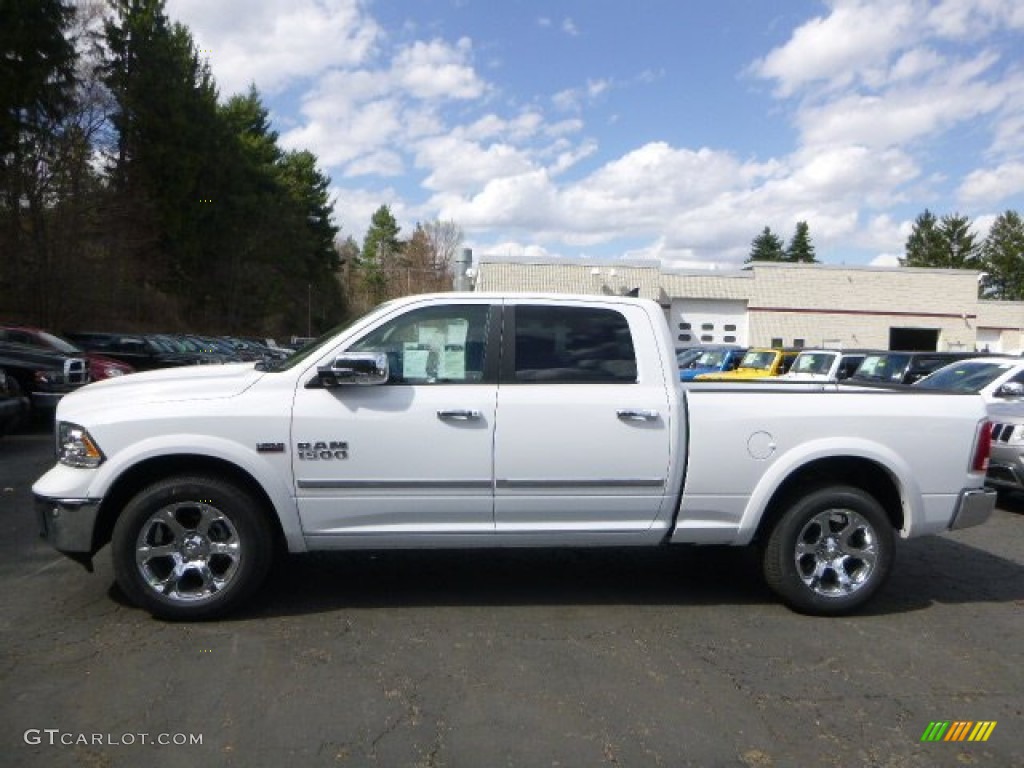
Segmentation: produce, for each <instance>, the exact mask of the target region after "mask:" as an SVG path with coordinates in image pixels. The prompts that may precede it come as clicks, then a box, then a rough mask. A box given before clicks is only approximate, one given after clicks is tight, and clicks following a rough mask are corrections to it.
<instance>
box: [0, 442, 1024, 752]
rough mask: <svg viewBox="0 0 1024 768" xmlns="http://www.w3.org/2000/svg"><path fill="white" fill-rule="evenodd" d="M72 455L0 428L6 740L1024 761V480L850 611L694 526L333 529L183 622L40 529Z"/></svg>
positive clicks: (29, 744)
mask: <svg viewBox="0 0 1024 768" xmlns="http://www.w3.org/2000/svg"><path fill="white" fill-rule="evenodd" d="M51 456H52V444H51V439H50V438H49V437H48V436H47V435H45V434H41V433H36V434H19V435H11V436H7V437H5V438H2V439H0V526H2V536H0V637H2V642H0V690H2V692H3V697H2V700H0V765H3V766H43V765H45V766H89V767H95V766H136V765H150V766H178V765H180V766H195V765H227V766H263V765H267V766H282V765H303V766H305V765H311V766H316V765H320V766H346V765H350V766H362V765H371V766H372V765H378V766H487V767H488V768H496V767H497V766H596V765H609V766H740V767H743V766H746V767H748V768H754V767H756V768H764V767H766V766H844V767H846V766H945V765H949V766H964V765H969V766H974V765H986V766H987V765H992V766H1011V765H1024V718H1022V709H1024V671H1022V667H1024V664H1022V660H1024V653H1022V642H1021V641H1022V635H1024V567H1022V566H1024V546H1022V545H1024V499H1020V500H1018V499H1006V500H1004V501H1003V502H1002V503H1001V508H1000V509H999V510H997V512H996V515H995V517H994V518H993V519H992V520H991V521H990V522H989V523H987V524H986V525H984V526H982V527H979V528H974V529H970V530H966V531H962V532H958V533H956V534H949V535H943V536H939V537H933V538H930V539H921V540H914V541H910V542H903V543H902V544H901V546H900V547H899V549H898V553H897V565H896V570H895V574H894V576H893V578H892V580H891V581H890V582H889V584H888V586H887V588H886V590H885V592H884V593H883V594H882V595H881V596H880V597H878V598H877V599H876V600H875V601H874V602H873V603H872V604H871V606H870V610H869V611H867V612H866V613H862V614H860V615H857V616H853V617H848V618H842V619H820V618H819V619H815V618H807V617H803V616H799V615H797V614H794V613H792V612H790V611H789V610H787V609H786V608H784V607H782V606H781V605H779V604H777V603H776V602H775V601H774V599H773V598H772V596H771V595H770V593H769V592H768V591H767V589H766V588H765V587H764V586H762V584H761V581H760V577H759V574H758V571H757V567H756V564H755V563H754V561H753V559H752V558H751V557H750V553H748V552H745V551H741V550H722V549H681V550H663V551H654V552H652V551H586V552H579V551H576V552H555V551H523V552H516V551H504V552H497V553H493V552H491V553H479V552H461V553H397V552H392V553H385V554H372V553H359V554H339V555H330V556H327V555H310V556H306V557H302V558H290V559H288V560H287V561H285V562H283V563H281V564H280V565H279V566H278V567H277V568H276V570H275V571H274V572H273V573H272V575H271V580H270V582H269V584H268V585H267V586H266V588H265V589H264V590H263V592H262V594H261V595H260V597H259V599H258V600H257V601H256V602H255V604H254V605H252V606H251V607H250V608H249V609H247V610H246V611H245V612H243V613H242V614H240V615H237V616H235V617H233V618H232V619H231V620H226V621H220V622H211V623H201V624H168V623H163V622H159V621H155V620H153V619H151V618H150V617H149V616H148V615H147V614H144V613H142V612H140V611H138V610H136V609H134V608H131V607H130V606H127V605H125V604H124V602H123V600H122V599H121V597H120V595H119V594H118V592H117V590H116V588H115V587H114V586H113V576H112V572H111V567H110V562H109V552H108V551H106V550H104V551H102V552H101V553H100V554H99V555H98V557H97V561H96V566H97V567H96V572H95V573H94V574H91V575H90V574H87V573H86V572H85V571H84V570H83V569H82V568H81V567H80V566H78V565H75V564H74V563H72V562H71V561H69V560H66V559H64V558H62V557H60V556H58V555H57V554H56V553H54V552H53V551H51V550H50V549H48V548H47V547H46V546H45V545H43V544H42V543H41V542H40V541H39V540H38V538H37V535H36V528H35V522H34V519H33V516H32V506H31V494H30V486H31V483H32V482H33V481H34V479H35V478H36V477H37V476H38V475H40V474H41V473H42V472H43V471H45V469H46V468H47V467H48V466H49V464H50V462H51ZM938 721H951V722H955V721H971V722H973V723H978V722H994V723H995V726H994V728H993V729H992V730H991V734H990V736H989V738H988V740H987V741H975V742H971V741H962V742H958V741H939V742H930V741H929V742H926V741H922V736H923V735H924V733H925V731H926V730H927V729H928V728H929V725H930V724H931V723H934V722H938Z"/></svg>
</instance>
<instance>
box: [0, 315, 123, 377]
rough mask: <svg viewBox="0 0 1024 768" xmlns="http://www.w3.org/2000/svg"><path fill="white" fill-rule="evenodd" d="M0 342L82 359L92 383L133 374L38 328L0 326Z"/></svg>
mask: <svg viewBox="0 0 1024 768" xmlns="http://www.w3.org/2000/svg"><path fill="white" fill-rule="evenodd" d="M0 341H12V342H15V343H17V344H27V345H28V346H30V347H40V348H42V349H48V350H51V351H53V352H59V353H60V354H63V355H71V356H73V357H84V358H85V359H86V360H87V361H88V363H89V378H90V379H91V380H92V381H102V380H103V379H109V378H112V377H114V376H124V375H125V374H126V373H134V372H135V369H134V368H133V367H132V366H130V365H128V364H127V363H123V362H121V361H120V360H115V359H114V358H112V357H107V356H106V355H101V354H99V353H97V352H86V351H85V350H83V349H81V348H80V347H78V346H76V345H74V344H72V343H71V342H70V341H68V340H67V339H64V338H61V337H60V336H58V335H56V334H54V333H50V332H49V331H44V330H42V329H40V328H32V327H30V326H24V325H0Z"/></svg>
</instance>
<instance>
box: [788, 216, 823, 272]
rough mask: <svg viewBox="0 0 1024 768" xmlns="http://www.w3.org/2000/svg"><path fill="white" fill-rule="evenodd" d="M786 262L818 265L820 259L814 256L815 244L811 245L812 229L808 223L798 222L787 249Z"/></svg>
mask: <svg viewBox="0 0 1024 768" xmlns="http://www.w3.org/2000/svg"><path fill="white" fill-rule="evenodd" d="M785 260H786V261H796V262H802V263H806V264H817V263H818V259H817V258H816V257H815V255H814V244H813V243H811V235H810V227H808V226H807V222H806V221H798V222H797V224H796V231H795V232H794V233H793V239H792V240H790V241H789V246H788V247H787V248H786V259H785Z"/></svg>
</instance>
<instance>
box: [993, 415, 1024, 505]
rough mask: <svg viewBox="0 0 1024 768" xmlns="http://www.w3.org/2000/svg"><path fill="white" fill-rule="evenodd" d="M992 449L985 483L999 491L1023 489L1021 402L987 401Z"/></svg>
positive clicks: (1023, 446) (1023, 458)
mask: <svg viewBox="0 0 1024 768" xmlns="http://www.w3.org/2000/svg"><path fill="white" fill-rule="evenodd" d="M988 414H989V419H990V420H991V421H992V451H991V453H990V455H989V460H988V472H987V473H986V475H985V483H986V484H987V485H989V486H990V487H992V488H995V489H997V490H1001V491H1024V404H1021V403H1004V402H1000V403H990V404H989V406H988Z"/></svg>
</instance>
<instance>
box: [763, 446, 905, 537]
mask: <svg viewBox="0 0 1024 768" xmlns="http://www.w3.org/2000/svg"><path fill="white" fill-rule="evenodd" d="M830 485H848V486H852V487H854V488H859V489H861V490H863V491H864V492H866V493H868V494H870V495H871V496H872V497H874V498H875V499H876V500H877V501H878V503H879V504H880V505H881V506H882V509H884V510H885V514H886V516H887V517H888V519H889V522H890V523H891V524H892V526H893V528H894V529H896V530H901V529H902V528H903V526H904V522H905V510H904V507H903V497H902V494H901V491H900V483H899V481H898V479H897V478H896V477H895V476H894V475H893V474H892V472H890V471H889V470H888V469H887V468H886V467H885V466H883V465H882V464H880V463H879V462H877V461H874V460H872V459H868V458H865V457H861V456H835V457H829V458H821V459H816V460H814V461H810V462H808V463H807V464H804V465H803V466H801V467H799V468H797V469H796V470H794V471H793V472H792V473H790V474H789V475H788V476H787V477H786V478H785V480H783V481H782V482H781V483H780V484H779V486H778V487H777V488H776V489H775V491H774V493H772V495H771V497H770V498H769V500H768V502H767V504H766V505H765V508H764V513H763V514H762V515H761V519H760V521H759V522H758V525H757V528H756V530H755V532H754V537H753V541H754V543H763V542H764V541H765V540H766V539H767V537H768V536H769V535H770V534H771V531H772V529H773V528H774V527H775V525H776V524H777V523H778V521H779V520H780V519H781V517H782V516H783V514H784V513H785V511H786V509H787V508H788V507H789V506H791V505H792V504H793V502H794V501H795V500H796V499H798V498H799V497H801V496H805V495H807V494H808V493H811V492H812V491H814V490H816V489H818V488H823V487H828V486H830Z"/></svg>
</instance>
